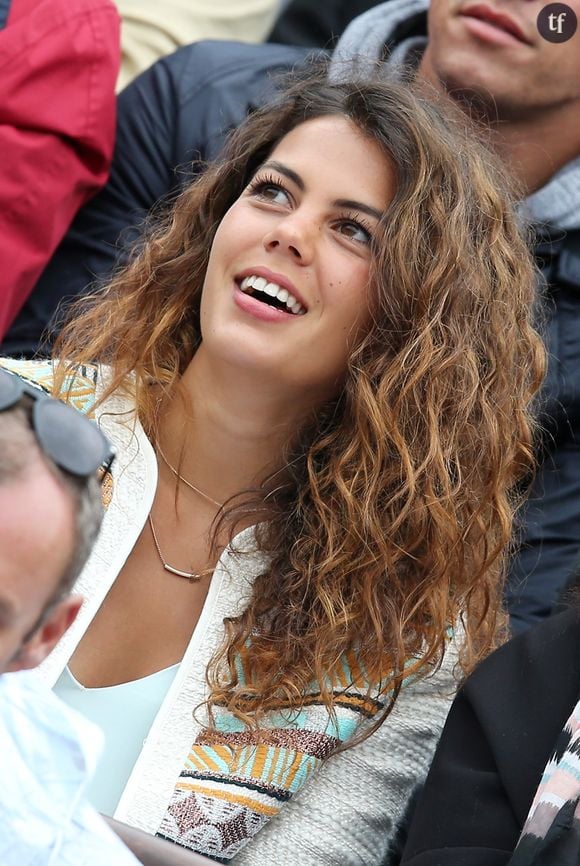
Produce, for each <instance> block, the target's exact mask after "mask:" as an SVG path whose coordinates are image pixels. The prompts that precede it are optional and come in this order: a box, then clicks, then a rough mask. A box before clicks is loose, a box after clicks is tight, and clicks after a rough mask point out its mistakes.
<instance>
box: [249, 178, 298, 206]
mask: <svg viewBox="0 0 580 866" xmlns="http://www.w3.org/2000/svg"><path fill="white" fill-rule="evenodd" d="M252 194H253V195H255V196H257V197H258V198H261V199H263V200H264V201H271V202H273V203H274V204H288V200H289V199H288V193H287V192H286V191H285V190H284V189H283V188H282V187H281V186H278V184H275V183H270V182H267V183H265V182H264V183H257V184H256V185H255V186H253V187H252Z"/></svg>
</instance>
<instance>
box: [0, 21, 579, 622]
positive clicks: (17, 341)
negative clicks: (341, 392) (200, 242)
mask: <svg viewBox="0 0 580 866" xmlns="http://www.w3.org/2000/svg"><path fill="white" fill-rule="evenodd" d="M424 19H425V16H424V15H417V16H415V17H414V18H413V19H412V20H410V21H409V22H406V23H405V24H404V26H403V25H401V26H400V27H399V28H398V30H399V31H400V32H398V36H397V38H400V37H401V36H402V34H403V33H404V35H406V36H408V35H413V33H414V32H415V30H417V29H419V32H420V31H421V28H422V31H423V32H424V29H425V20H424ZM308 54H309V50H308V49H298V48H288V47H283V46H278V45H244V44H240V43H235V42H200V43H196V44H194V45H190V46H187V47H185V48H182V49H181V50H179V51H177V52H176V53H175V54H172V55H170V56H168V57H164V58H163V59H162V60H160V61H158V62H157V63H156V64H154V65H153V66H152V67H151V68H150V69H149V70H147V71H146V72H144V73H143V74H142V75H140V76H139V77H138V78H137V79H136V80H135V81H134V82H133V83H132V84H131V85H129V87H128V88H126V90H124V91H123V93H121V95H120V97H119V104H118V127H117V144H116V148H115V156H114V159H113V166H112V170H111V178H110V180H109V182H108V184H107V185H106V187H105V188H104V189H103V190H102V192H100V193H99V194H98V195H97V196H96V197H95V198H94V199H93V200H92V201H91V202H89V204H88V205H86V206H85V207H84V208H83V209H82V210H81V211H80V213H79V214H78V216H77V218H76V219H75V221H74V223H73V225H72V228H71V229H70V231H69V232H68V234H67V236H66V237H65V239H64V241H63V242H62V244H61V245H60V247H59V249H58V250H57V252H56V253H55V255H54V257H53V259H52V260H51V262H50V263H49V265H48V266H47V268H46V270H45V272H44V274H43V275H42V277H41V279H40V281H39V283H38V285H37V288H36V289H35V291H34V293H33V294H32V296H31V297H30V298H29V300H28V301H27V303H26V305H25V307H24V309H23V310H22V312H21V313H20V316H19V317H18V319H17V320H16V322H15V324H14V325H13V327H12V329H11V331H10V332H9V334H8V336H7V338H6V340H5V342H4V344H3V346H1V347H0V352H2V353H4V354H12V355H18V354H25V355H31V354H33V353H34V352H35V351H36V349H37V348H38V345H39V341H40V337H41V334H42V332H43V330H44V328H45V327H46V324H47V322H48V321H49V320H50V319H51V317H52V315H53V313H54V311H55V309H56V307H57V304H58V303H59V301H60V300H61V299H63V298H65V297H66V296H74V295H76V294H80V293H82V292H83V291H85V290H86V287H87V285H88V284H90V283H91V282H93V281H94V280H95V278H98V279H105V278H106V277H107V275H108V274H109V273H110V271H111V269H112V267H113V266H114V264H115V262H116V261H117V260H118V259H119V256H121V257H122V251H123V249H124V245H125V246H126V245H127V244H130V243H131V241H133V240H135V239H136V237H137V236H138V234H139V232H140V229H141V227H142V223H143V220H144V219H145V217H146V216H147V214H148V212H149V210H150V208H151V207H153V205H154V204H155V203H156V202H157V201H158V200H159V199H165V200H166V199H167V198H168V197H171V196H172V195H174V194H175V193H176V192H177V191H178V190H179V189H180V188H181V187H182V186H183V185H184V184H186V183H187V182H188V181H189V180H190V179H191V177H192V175H194V174H195V173H196V172H197V171H199V168H200V162H199V160H201V161H204V160H210V159H212V158H213V157H215V156H216V154H217V153H218V152H219V150H220V148H221V146H222V144H223V140H224V136H225V133H226V132H227V131H228V130H230V129H232V128H233V127H235V126H236V125H238V124H239V123H240V122H241V120H242V119H243V118H244V117H245V116H246V114H247V113H248V111H250V110H251V109H252V108H253V107H255V106H258V105H260V104H262V103H263V102H264V101H265V100H266V99H267V97H268V96H269V95H270V94H271V93H272V92H273V89H274V87H275V77H276V76H277V75H279V74H280V73H282V72H284V71H288V70H289V69H291V68H292V67H293V66H294V65H296V64H301V63H304V62H305V61H306V58H307V56H308ZM579 225H580V214H579ZM579 238H580V235H579V236H578V237H577V240H576V246H577V248H578V249H577V252H576V250H575V248H573V247H572V246H571V245H569V246H568V247H566V244H569V240H570V238H564V237H563V233H562V234H561V235H560V237H559V238H554V239H549V240H548V241H547V242H546V243H545V244H543V245H542V246H541V247H539V248H538V258H539V260H540V259H541V262H542V263H543V266H544V268H545V272H546V275H547V277H548V279H549V280H550V282H551V287H550V289H549V291H548V310H549V324H548V345H549V349H550V353H551V362H550V372H549V377H548V383H547V386H546V388H545V390H544V396H545V401H546V406H545V417H546V418H547V419H549V422H550V433H549V436H547V437H546V439H545V450H544V453H543V456H542V460H543V462H542V467H541V471H540V473H539V475H538V478H537V481H536V484H535V486H534V491H533V494H532V500H531V502H530V505H529V507H528V509H527V511H526V513H525V515H523V519H522V525H523V529H522V532H521V545H520V547H519V550H518V551H517V555H516V557H515V559H514V564H513V567H512V571H511V575H510V580H509V586H508V604H509V608H510V613H511V616H512V622H513V625H514V628H515V629H518V628H522V627H523V626H525V625H528V624H529V623H530V622H534V621H535V620H538V619H541V618H542V617H544V616H546V615H548V614H549V612H550V611H551V609H552V606H553V604H554V601H555V599H556V598H557V596H558V593H559V591H560V589H561V588H562V586H563V585H564V584H565V583H566V582H567V580H568V579H569V576H570V574H571V572H572V571H573V570H574V568H575V566H576V564H577V562H578V560H579V557H580V437H579V438H577V435H578V431H580V244H579V243H578V240H579ZM563 249H564V252H563V253H562V250H563ZM47 349H48V346H47V347H46V350H47Z"/></svg>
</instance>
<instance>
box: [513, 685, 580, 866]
mask: <svg viewBox="0 0 580 866" xmlns="http://www.w3.org/2000/svg"><path fill="white" fill-rule="evenodd" d="M548 852H549V853H548ZM547 862H550V863H554V864H556V863H557V864H558V866H577V864H578V863H579V862H580V702H578V704H576V706H575V707H574V711H573V713H572V715H571V716H570V718H569V719H568V721H567V722H566V725H565V726H564V730H563V731H562V732H561V734H560V736H559V738H558V741H557V743H556V747H555V749H554V752H553V754H552V755H551V757H550V760H549V761H548V763H547V764H546V768H545V770H544V773H543V776H542V781H541V782H540V785H539V787H538V790H537V791H536V796H535V797H534V801H533V803H532V806H531V809H530V812H529V814H528V818H527V820H526V823H525V825H524V829H523V830H522V835H521V837H520V840H519V842H518V845H517V848H516V850H515V851H514V854H513V857H512V858H511V860H510V861H509V866H532V864H534V863H547Z"/></svg>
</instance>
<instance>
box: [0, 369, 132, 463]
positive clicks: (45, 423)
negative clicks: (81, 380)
mask: <svg viewBox="0 0 580 866" xmlns="http://www.w3.org/2000/svg"><path fill="white" fill-rule="evenodd" d="M25 396H26V397H30V399H31V400H32V429H33V430H34V434H35V436H36V439H37V442H38V444H39V445H40V447H41V449H42V451H43V452H44V454H46V456H47V457H49V458H50V459H51V460H52V461H53V463H55V464H56V465H57V466H58V467H59V468H60V469H63V470H64V471H65V472H70V474H71V475H77V476H78V477H80V478H88V477H89V476H90V475H92V474H93V473H94V472H96V471H97V470H98V469H102V470H103V471H104V472H108V471H109V470H110V468H111V466H112V463H113V460H114V459H115V451H114V449H113V447H112V446H111V444H110V443H109V440H108V439H107V438H106V436H105V435H104V434H103V433H102V432H101V431H100V430H99V428H98V427H97V425H96V424H95V423H94V422H93V421H90V420H89V419H88V418H86V417H85V416H84V415H82V414H81V413H80V412H78V411H77V410H76V409H73V407H72V406H67V405H66V403H61V402H60V400H55V399H54V398H53V397H49V396H48V394H45V393H44V391H40V390H39V389H38V388H35V387H33V386H32V385H29V384H28V383H27V382H25V381H24V379H21V378H20V376H17V375H16V374H14V373H9V372H8V371H7V370H0V412H5V411H6V410H8V409H12V408H13V407H14V406H16V405H17V404H18V403H20V401H21V400H22V398H23V397H25Z"/></svg>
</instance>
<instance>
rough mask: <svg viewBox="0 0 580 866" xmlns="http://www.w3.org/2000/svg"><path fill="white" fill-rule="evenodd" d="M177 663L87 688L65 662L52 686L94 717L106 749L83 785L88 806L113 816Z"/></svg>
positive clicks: (71, 704) (77, 707)
mask: <svg viewBox="0 0 580 866" xmlns="http://www.w3.org/2000/svg"><path fill="white" fill-rule="evenodd" d="M178 668H179V664H175V665H172V667H169V668H164V669H163V670H161V671H157V672H156V673H154V674H150V675H149V676H148V677H142V678H141V679H138V680H133V681H132V682H129V683H121V685H118V686H106V687H105V688H100V689H87V688H85V687H84V686H82V685H81V684H80V683H79V682H78V681H77V680H76V679H75V678H74V676H73V675H72V673H71V672H70V670H69V668H68V666H67V667H66V668H65V669H64V670H63V672H62V674H61V675H60V677H59V678H58V680H57V682H56V683H55V686H54V691H55V693H56V694H57V695H58V697H59V698H61V699H62V700H63V701H64V702H65V703H66V704H68V705H69V706H70V707H73V708H74V709H75V710H78V711H79V712H80V713H82V714H83V715H84V716H85V718H87V719H90V721H91V722H94V723H95V724H96V725H98V727H99V728H100V729H101V731H102V732H103V734H104V737H105V748H104V751H103V754H102V756H101V760H100V761H99V765H98V767H97V771H96V773H95V775H94V777H93V779H92V781H91V783H90V785H89V787H88V789H87V796H88V798H89V800H90V802H91V803H92V805H93V806H94V807H95V809H97V810H98V811H99V812H102V813H103V814H104V815H109V816H112V815H113V813H114V811H115V809H116V808H117V804H118V802H119V800H120V798H121V794H122V793H123V789H124V788H125V785H126V784H127V780H128V778H129V776H130V775H131V771H132V769H133V767H134V765H135V762H136V760H137V758H138V757H139V753H140V751H141V749H142V747H143V742H144V740H145V737H146V736H147V734H148V733H149V729H150V728H151V725H152V724H153V720H154V719H155V716H156V715H157V712H158V710H159V707H160V706H161V704H162V702H163V699H164V698H165V695H166V694H167V692H168V691H169V688H170V686H171V683H172V682H173V679H174V677H175V674H176V673H177V670H178Z"/></svg>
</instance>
